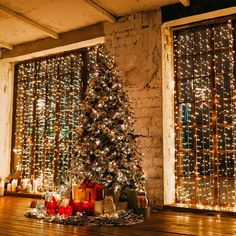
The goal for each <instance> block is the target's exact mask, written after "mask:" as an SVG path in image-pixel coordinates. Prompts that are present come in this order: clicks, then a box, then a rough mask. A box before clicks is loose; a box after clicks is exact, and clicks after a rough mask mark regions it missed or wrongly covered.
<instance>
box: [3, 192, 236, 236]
mask: <svg viewBox="0 0 236 236" xmlns="http://www.w3.org/2000/svg"><path fill="white" fill-rule="evenodd" d="M30 202H31V199H27V198H20V197H8V196H7V197H0V236H15V235H17V236H28V235H37V236H44V235H45V236H52V235H65V236H66V235H77V236H84V235H91V236H98V235H104V236H106V235H107V236H113V235H114V236H124V235H127V236H159V235H160V236H161V235H165V236H167V235H169V236H172V235H204V236H205V235H212V236H216V235H231V236H232V235H236V218H229V217H217V216H209V215H201V214H192V213H182V212H171V211H159V212H156V213H152V215H151V217H150V218H149V219H148V220H146V221H145V222H144V223H142V224H138V225H133V226H123V227H121V226H119V227H118V226H110V227H104V226H103V227H87V226H68V225H57V224H51V223H46V222H41V221H39V220H34V219H28V218H26V217H24V213H25V211H26V209H27V207H28V206H29V204H30Z"/></svg>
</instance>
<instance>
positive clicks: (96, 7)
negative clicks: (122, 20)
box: [84, 0, 117, 22]
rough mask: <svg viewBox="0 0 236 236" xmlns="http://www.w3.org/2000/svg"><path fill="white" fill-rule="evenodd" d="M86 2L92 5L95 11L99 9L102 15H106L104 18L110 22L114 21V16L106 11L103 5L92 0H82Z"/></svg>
mask: <svg viewBox="0 0 236 236" xmlns="http://www.w3.org/2000/svg"><path fill="white" fill-rule="evenodd" d="M84 1H85V2H86V3H87V4H89V5H90V6H92V7H93V8H94V9H96V10H97V11H99V12H100V13H102V14H103V16H104V17H106V19H107V20H108V21H110V22H116V20H117V19H116V17H115V16H114V15H112V14H111V13H110V12H109V11H107V10H106V9H104V8H103V7H101V6H100V5H99V4H98V3H96V2H95V1H93V0H84Z"/></svg>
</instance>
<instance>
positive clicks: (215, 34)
mask: <svg viewBox="0 0 236 236" xmlns="http://www.w3.org/2000/svg"><path fill="white" fill-rule="evenodd" d="M174 52H175V57H174V62H175V63H174V64H175V133H176V173H175V176H176V202H177V203H181V204H195V205H201V206H205V207H206V208H207V207H209V206H214V207H219V206H223V207H231V208H232V207H235V205H236V198H235V197H236V159H235V154H236V152H235V151H236V150H235V149H236V132H235V124H236V120H235V111H236V110H235V109H236V106H235V95H236V93H235V78H234V63H235V60H234V57H235V52H234V28H233V24H232V22H231V21H227V22H225V23H220V24H215V25H206V26H202V27H197V28H191V29H187V30H179V31H175V33H174Z"/></svg>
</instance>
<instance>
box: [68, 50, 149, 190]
mask: <svg viewBox="0 0 236 236" xmlns="http://www.w3.org/2000/svg"><path fill="white" fill-rule="evenodd" d="M89 57H90V58H89V59H90V60H93V62H94V63H93V65H92V66H91V68H89V72H90V73H89V78H88V83H87V88H86V92H85V96H84V100H83V101H82V102H81V105H80V112H81V114H80V117H79V126H78V128H77V134H78V143H77V149H76V150H75V155H74V157H73V158H72V160H71V169H70V178H71V181H72V182H73V183H77V184H79V185H81V184H82V183H84V182H86V181H91V182H94V183H99V184H101V185H103V186H104V187H106V188H108V189H110V190H112V191H113V192H116V191H118V190H123V189H124V188H126V187H129V188H132V189H135V190H136V191H137V192H142V191H144V182H145V179H144V173H143V170H142V167H141V165H140V163H141V160H142V159H141V156H142V155H141V153H140V152H139V147H138V145H137V142H136V135H135V134H134V130H133V124H134V121H135V120H134V117H133V112H132V108H131V104H130V102H129V100H128V96H127V94H126V92H125V91H124V89H123V84H122V82H121V80H120V78H119V76H118V74H117V72H116V71H115V62H114V59H113V58H112V57H110V56H108V55H107V54H106V53H105V50H104V47H103V46H98V47H97V49H96V50H94V49H93V50H91V51H90V52H89Z"/></svg>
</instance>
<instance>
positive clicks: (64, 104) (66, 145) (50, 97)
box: [13, 51, 84, 188]
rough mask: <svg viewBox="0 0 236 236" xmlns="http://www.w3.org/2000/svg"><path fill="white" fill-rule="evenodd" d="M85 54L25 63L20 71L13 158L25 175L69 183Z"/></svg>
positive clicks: (49, 183)
mask: <svg viewBox="0 0 236 236" xmlns="http://www.w3.org/2000/svg"><path fill="white" fill-rule="evenodd" d="M83 65H84V62H83V59H82V53H81V52H80V51H78V52H71V53H65V54H60V55H57V56H52V57H48V58H43V59H37V60H32V61H27V62H22V63H19V64H18V65H17V69H16V83H17V85H16V105H15V133H14V137H15V138H14V140H15V142H14V150H13V151H14V158H15V162H16V163H17V164H19V165H20V166H21V173H22V178H23V179H42V181H43V183H44V187H45V188H47V187H50V186H51V187H52V186H54V184H56V185H57V184H60V183H65V182H66V181H67V178H68V170H69V164H70V159H71V156H72V155H73V153H74V150H75V145H76V140H77V135H76V132H75V130H76V128H77V125H78V116H79V104H80V100H81V83H82V78H81V77H82V74H81V73H82V70H83Z"/></svg>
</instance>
